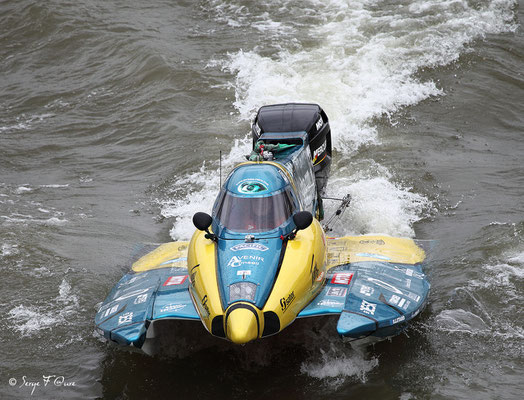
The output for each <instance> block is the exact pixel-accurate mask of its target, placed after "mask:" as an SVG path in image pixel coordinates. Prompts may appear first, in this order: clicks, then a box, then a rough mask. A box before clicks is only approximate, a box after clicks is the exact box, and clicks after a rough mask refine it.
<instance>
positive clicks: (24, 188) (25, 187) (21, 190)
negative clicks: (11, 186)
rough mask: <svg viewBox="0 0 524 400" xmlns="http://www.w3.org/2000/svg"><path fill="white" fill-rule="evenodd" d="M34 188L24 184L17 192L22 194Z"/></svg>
mask: <svg viewBox="0 0 524 400" xmlns="http://www.w3.org/2000/svg"><path fill="white" fill-rule="evenodd" d="M32 191H33V189H31V188H30V187H27V186H26V185H24V186H19V187H18V188H17V189H16V191H15V192H16V193H18V194H22V193H26V192H32Z"/></svg>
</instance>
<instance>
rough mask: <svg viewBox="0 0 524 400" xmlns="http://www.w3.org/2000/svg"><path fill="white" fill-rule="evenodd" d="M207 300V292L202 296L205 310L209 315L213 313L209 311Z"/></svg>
mask: <svg viewBox="0 0 524 400" xmlns="http://www.w3.org/2000/svg"><path fill="white" fill-rule="evenodd" d="M207 300H208V298H207V294H206V295H205V296H204V297H202V307H204V310H206V312H207V315H209V314H211V313H210V312H209V306H208V305H207Z"/></svg>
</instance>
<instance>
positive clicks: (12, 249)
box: [0, 243, 19, 257]
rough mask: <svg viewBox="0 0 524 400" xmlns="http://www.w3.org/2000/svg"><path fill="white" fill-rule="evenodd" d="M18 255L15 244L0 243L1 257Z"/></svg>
mask: <svg viewBox="0 0 524 400" xmlns="http://www.w3.org/2000/svg"><path fill="white" fill-rule="evenodd" d="M18 253H19V250H18V245H17V244H9V243H2V248H1V249H0V256H1V257H6V256H12V255H15V254H18Z"/></svg>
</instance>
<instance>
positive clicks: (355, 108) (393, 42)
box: [162, 0, 517, 239]
mask: <svg viewBox="0 0 524 400" xmlns="http://www.w3.org/2000/svg"><path fill="white" fill-rule="evenodd" d="M514 5H515V1H514V0H495V1H492V2H489V3H487V4H484V3H478V2H476V3H474V4H470V3H468V2H465V1H455V0H446V1H440V0H419V1H416V0H415V1H413V2H411V3H410V5H409V7H403V6H402V5H397V4H391V5H388V4H384V5H383V6H382V5H381V7H376V4H375V2H373V1H372V2H370V1H367V0H352V1H351V2H348V1H343V0H331V1H330V0H322V1H320V0H310V1H304V2H302V3H301V5H300V7H297V6H296V3H295V2H292V1H291V0H279V1H264V0H262V1H261V2H260V3H257V7H256V8H254V9H253V10H251V9H250V6H249V5H247V4H246V3H245V2H243V1H240V0H236V1H235V0H232V1H230V2H227V3H224V2H222V1H218V0H211V1H210V2H208V7H210V10H209V11H211V12H214V13H215V14H216V15H217V19H218V20H219V21H222V22H224V23H226V24H229V25H230V26H232V27H235V28H238V27H241V29H250V28H252V29H256V30H262V31H264V32H265V33H267V34H269V35H270V36H271V38H272V42H271V43H272V45H271V52H270V54H268V49H269V47H268V46H266V47H255V48H254V49H239V50H238V51H234V52H232V53H230V54H229V55H228V57H226V58H225V59H221V60H212V61H210V62H209V63H208V67H216V66H217V65H219V66H222V68H223V69H224V70H226V71H228V72H230V73H231V74H232V75H233V80H232V82H231V84H230V86H231V88H232V89H233V90H234V91H235V101H234V106H235V108H236V109H237V111H238V113H239V117H240V120H241V121H244V122H246V126H247V122H248V121H251V119H252V117H253V115H254V112H255V111H256V110H257V109H258V108H259V107H260V106H262V105H265V104H272V103H285V102H315V103H318V104H320V105H321V106H322V107H323V108H324V110H325V111H326V113H327V114H328V116H329V118H330V122H331V129H332V136H333V145H334V147H335V148H336V149H338V150H339V152H340V153H341V154H342V157H340V158H335V159H334V165H333V167H332V177H331V178H330V182H329V184H328V186H329V187H328V192H329V191H330V190H334V189H332V188H333V187H335V184H334V182H336V184H337V189H336V190H337V191H338V192H339V194H340V195H341V196H342V195H344V194H346V193H351V194H352V196H353V202H352V205H351V208H350V209H349V210H348V212H347V213H346V215H345V219H344V221H343V222H344V224H343V227H342V229H345V232H341V233H342V234H344V233H348V231H352V232H354V233H386V234H390V235H395V236H396V235H400V236H413V235H414V230H413V224H414V223H415V222H416V221H418V220H420V219H421V218H424V217H425V216H426V215H427V214H428V211H429V210H430V209H431V207H432V204H431V202H430V201H428V200H427V199H426V198H425V197H424V196H423V195H421V194H418V193H415V192H413V190H412V189H411V188H410V187H409V185H404V184H400V183H398V182H396V180H395V176H394V172H393V173H390V172H387V173H379V174H376V175H373V176H359V175H358V172H354V171H350V170H347V169H346V170H343V169H342V168H341V167H340V162H339V160H340V159H341V158H348V157H349V156H351V155H352V154H354V153H355V152H356V151H358V149H359V148H360V147H361V146H362V145H365V144H367V145H370V144H372V145H380V141H379V138H378V136H377V129H376V118H379V117H383V116H386V117H388V118H389V119H390V121H391V118H392V115H393V114H394V113H396V112H397V111H399V110H400V109H402V108H403V107H406V106H410V105H414V104H417V103H419V102H421V101H422V100H425V99H428V98H430V97H434V96H441V95H443V94H444V92H443V91H442V89H441V88H439V87H438V83H437V82H434V81H432V80H430V79H428V78H424V79H423V78H420V72H421V71H423V70H424V69H425V68H434V67H438V66H443V65H448V64H450V63H453V62H455V61H456V60H457V59H458V58H459V57H460V55H461V54H463V53H464V52H466V51H468V49H467V46H468V44H469V43H471V42H472V41H474V40H475V39H478V38H482V37H483V36H484V35H486V34H488V33H498V32H505V31H512V30H515V29H516V28H517V24H516V23H515V19H514V11H513V7H514ZM388 7H389V8H388ZM289 10H293V13H292V15H293V18H290V17H285V13H284V11H285V12H287V13H288V14H289V12H288V11H289ZM290 15H291V14H290ZM275 35H280V36H279V38H280V39H281V40H279V41H274V40H273V39H274V38H275ZM289 35H291V36H293V37H291V36H289ZM274 43H278V45H275V44H274ZM398 134H399V135H400V134H402V132H401V131H398ZM246 143H247V142H242V143H240V146H241V147H240V148H241V150H242V151H238V150H240V149H239V148H236V149H235V148H233V149H232V151H231V155H236V154H237V153H242V154H247V153H248V152H249V148H248V146H247V145H246ZM234 146H238V144H235V145H234ZM235 161H236V162H239V161H241V158H240V157H238V158H236V159H235ZM213 167H214V168H208V167H207V166H206V165H205V164H204V165H203V167H202V170H201V171H199V172H196V173H192V174H188V175H186V176H184V177H183V178H182V179H181V182H179V183H177V185H181V186H183V185H185V184H188V185H189V187H190V188H191V192H190V193H182V192H181V191H177V190H176V189H175V193H174V197H175V199H176V200H164V201H163V202H162V215H164V216H166V217H174V218H175V223H174V227H173V229H172V230H171V236H172V237H173V238H174V239H180V238H186V239H187V238H188V237H189V236H190V235H191V233H192V232H193V230H194V228H193V227H192V224H191V221H190V218H191V215H193V213H194V212H195V211H209V210H210V209H211V206H212V203H213V201H214V199H215V196H216V195H217V193H218V184H217V183H218V178H217V174H216V166H215V165H214V164H213ZM328 207H331V206H328ZM326 215H327V216H329V214H328V213H326Z"/></svg>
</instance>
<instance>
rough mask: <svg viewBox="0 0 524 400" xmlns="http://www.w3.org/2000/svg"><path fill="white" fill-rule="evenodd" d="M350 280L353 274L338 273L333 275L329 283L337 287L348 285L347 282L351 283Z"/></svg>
mask: <svg viewBox="0 0 524 400" xmlns="http://www.w3.org/2000/svg"><path fill="white" fill-rule="evenodd" d="M351 278H353V273H351V272H339V273H337V274H335V275H333V278H332V279H331V283H334V284H337V285H349V282H351Z"/></svg>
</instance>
